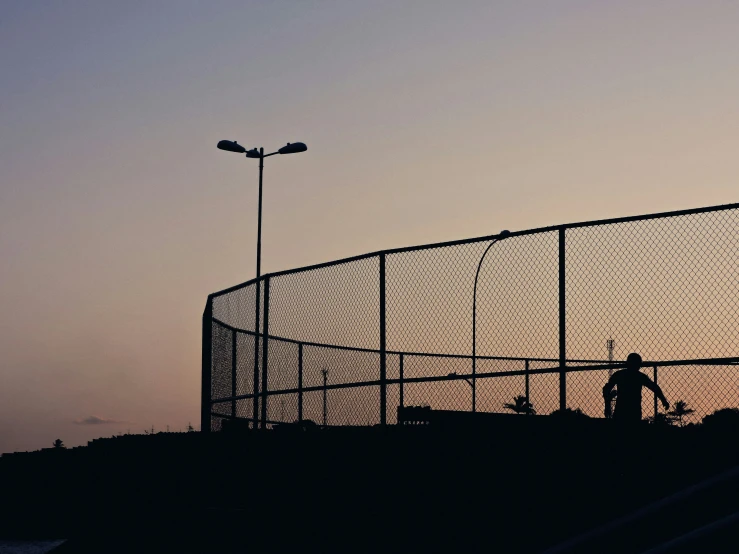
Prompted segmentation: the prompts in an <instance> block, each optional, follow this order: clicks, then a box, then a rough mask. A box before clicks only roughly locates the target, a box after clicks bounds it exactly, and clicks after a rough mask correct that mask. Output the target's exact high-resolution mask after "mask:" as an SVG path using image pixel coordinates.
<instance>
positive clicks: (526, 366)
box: [524, 360, 531, 414]
mask: <svg viewBox="0 0 739 554" xmlns="http://www.w3.org/2000/svg"><path fill="white" fill-rule="evenodd" d="M525 364H526V365H525V366H524V371H525V372H526V373H524V375H525V376H526V405H527V406H531V398H530V397H529V361H528V360H526V362H525ZM528 413H529V414H530V413H531V411H529V412H528Z"/></svg>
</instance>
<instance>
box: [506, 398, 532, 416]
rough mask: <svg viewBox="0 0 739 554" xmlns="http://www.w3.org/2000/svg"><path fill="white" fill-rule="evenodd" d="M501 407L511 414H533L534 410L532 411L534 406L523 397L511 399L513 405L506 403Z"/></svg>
mask: <svg viewBox="0 0 739 554" xmlns="http://www.w3.org/2000/svg"><path fill="white" fill-rule="evenodd" d="M503 407H504V408H505V409H507V410H511V411H513V412H516V413H517V414H535V413H536V410H535V409H534V405H533V404H532V403H531V402H529V401H528V400H526V397H525V396H521V395H519V396H516V397H515V398H514V399H513V403H510V402H506V403H505V404H503Z"/></svg>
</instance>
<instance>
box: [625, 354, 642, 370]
mask: <svg viewBox="0 0 739 554" xmlns="http://www.w3.org/2000/svg"><path fill="white" fill-rule="evenodd" d="M640 367H641V356H640V355H639V354H637V353H636V352H632V353H631V354H629V355H628V357H627V358H626V369H630V370H632V371H639V368H640Z"/></svg>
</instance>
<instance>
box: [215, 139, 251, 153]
mask: <svg viewBox="0 0 739 554" xmlns="http://www.w3.org/2000/svg"><path fill="white" fill-rule="evenodd" d="M218 149H219V150H225V151H226V152H236V153H237V154H243V153H244V152H246V148H244V147H243V146H241V145H240V144H239V143H238V142H236V141H235V140H222V141H219V142H218Z"/></svg>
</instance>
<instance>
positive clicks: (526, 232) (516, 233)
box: [208, 202, 739, 299]
mask: <svg viewBox="0 0 739 554" xmlns="http://www.w3.org/2000/svg"><path fill="white" fill-rule="evenodd" d="M735 209H739V202H738V203H733V204H719V205H716V206H705V207H702V208H691V209H687V210H674V211H671V212H657V213H652V214H642V215H634V216H626V217H615V218H610V219H596V220H593V221H581V222H575V223H564V224H560V225H550V226H546V227H536V228H534V229H525V230H521V231H511V232H510V234H509V235H508V237H506V238H513V237H520V236H526V235H534V234H539V233H549V232H553V231H559V230H566V229H577V228H581V227H598V226H602V225H613V224H616V223H630V222H634V221H644V220H649V219H664V218H668V217H678V216H686V215H695V214H700V213H708V212H720V211H728V210H735ZM497 237H498V235H497V234H495V235H487V236H482V237H475V238H468V239H459V240H452V241H446V242H437V243H431V244H421V245H417V246H405V247H401V248H391V249H388V250H378V251H376V252H369V253H367V254H360V255H358V256H350V257H348V258H340V259H338V260H332V261H329V262H322V263H318V264H313V265H307V266H303V267H297V268H294V269H285V270H282V271H276V272H273V273H268V274H265V275H262V276H261V277H260V280H264V279H268V278H272V277H278V276H281V275H290V274H293V273H303V272H306V271H312V270H316V269H321V268H324V267H330V266H337V265H343V264H347V263H350V262H356V261H360V260H366V259H368V258H373V257H378V258H379V256H381V255H383V254H385V255H388V254H400V253H403V252H412V251H417V250H429V249H434V248H445V247H448V246H457V245H460V244H471V243H474V242H483V241H486V240H493V239H494V238H497ZM378 274H379V272H378ZM256 281H257V279H256V278H255V279H250V280H248V281H245V282H243V283H240V284H238V285H234V286H232V287H229V288H226V289H223V290H220V291H218V292H214V293H211V294H209V295H208V298H209V299H211V298H215V297H218V296H222V295H224V294H228V293H229V292H233V291H235V290H239V289H241V288H244V287H248V286H249V285H253V284H254V283H256Z"/></svg>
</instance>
